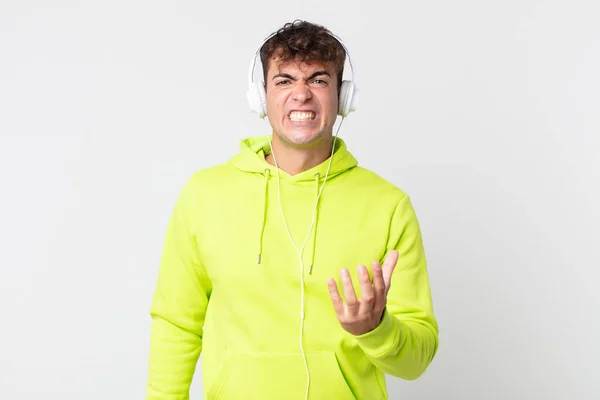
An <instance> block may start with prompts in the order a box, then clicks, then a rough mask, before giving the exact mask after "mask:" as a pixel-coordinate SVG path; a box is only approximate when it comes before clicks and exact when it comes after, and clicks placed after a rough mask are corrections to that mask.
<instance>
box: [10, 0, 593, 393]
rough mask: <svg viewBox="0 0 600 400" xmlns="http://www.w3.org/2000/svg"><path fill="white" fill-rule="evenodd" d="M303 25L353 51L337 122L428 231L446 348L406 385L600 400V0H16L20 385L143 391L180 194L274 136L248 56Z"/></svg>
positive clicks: (13, 239) (17, 389)
mask: <svg viewBox="0 0 600 400" xmlns="http://www.w3.org/2000/svg"><path fill="white" fill-rule="evenodd" d="M296 18H302V19H307V20H309V21H311V22H315V23H319V24H322V25H325V26H326V27H328V28H329V29H331V30H332V31H333V32H334V33H336V34H337V35H339V36H340V37H341V38H342V39H343V40H344V42H345V43H346V45H347V46H348V47H349V49H350V52H351V56H352V58H353V61H354V64H355V66H356V69H357V77H356V78H357V85H358V87H359V88H360V90H361V94H360V96H361V97H360V102H359V105H358V110H357V111H356V112H355V113H353V114H352V115H351V116H350V117H349V118H348V119H347V120H346V121H345V122H344V125H343V126H342V129H341V132H340V137H343V138H344V139H345V140H346V141H347V143H348V147H349V149H350V151H351V152H352V153H353V154H354V155H355V156H356V157H357V158H358V160H359V163H360V164H361V165H362V166H364V167H366V168H369V169H371V170H373V171H375V172H377V173H378V174H380V175H382V176H383V177H385V178H387V179H389V180H391V181H392V182H394V183H395V184H397V185H398V186H400V187H401V188H403V189H404V190H405V191H406V192H408V193H409V195H410V196H411V198H412V200H413V202H414V205H415V208H416V210H417V213H418V216H419V218H420V221H421V225H422V229H423V234H424V239H425V245H426V251H427V255H428V261H429V273H430V279H431V284H432V291H433V296H434V305H435V312H436V316H437V318H438V320H439V324H440V349H439V352H438V355H437V357H436V359H435V360H434V362H433V364H432V365H431V367H430V368H429V370H428V371H427V372H426V374H425V375H424V376H422V377H421V378H420V379H419V380H417V381H414V382H405V381H402V380H400V379H397V378H389V379H388V383H389V391H390V398H391V399H402V398H403V399H440V398H444V399H594V398H600V383H599V382H600V380H599V377H598V376H599V375H600V368H599V367H598V364H599V362H600V361H599V357H600V346H599V344H598V339H599V337H600V332H599V322H598V317H599V315H600V307H599V306H600V304H599V303H600V300H599V295H598V293H597V292H596V290H597V287H598V281H599V279H600V274H599V273H598V269H599V268H600V250H599V247H600V233H599V228H598V225H599V223H600V213H599V211H598V208H599V206H600V189H599V187H600V162H599V161H598V158H599V155H600V146H599V144H600V143H599V133H600V112H599V111H600V99H599V98H600V96H599V92H600V78H599V75H600V73H599V71H600V23H599V19H600V6H599V5H598V3H597V2H595V1H569V2H567V1H532V0H521V1H514V0H513V1H495V2H491V1H474V0H473V1H465V0H459V1H452V2H450V1H427V2H425V1H420V2H415V1H410V2H408V1H401V2H391V1H389V2H377V1H368V2H367V1H364V2H359V1H343V2H342V1H337V2H333V1H331V2H317V1H301V2H298V1H296V2H290V3H284V2H281V1H262V2H258V3H257V2H241V1H240V2H237V3H233V2H226V1H222V2H201V1H114V0H113V1H94V2H92V1H87V2H84V1H16V0H13V1H9V0H2V2H1V3H0V193H1V196H0V268H1V269H0V271H1V272H0V398H2V399H6V400H13V399H14V400H17V399H19V400H20V399H38V398H44V399H136V398H143V397H144V392H145V384H146V376H147V375H146V368H147V356H148V343H149V326H150V317H149V313H148V311H149V307H150V301H151V297H152V293H153V290H154V284H155V281H156V276H157V270H158V262H159V257H160V252H161V247H162V240H163V235H164V233H165V229H166V223H167V220H168V218H169V215H170V213H171V210H172V207H173V204H174V202H175V199H176V197H177V195H178V193H179V191H180V189H181V187H182V185H183V183H184V182H185V180H187V178H189V177H190V176H191V174H192V173H193V172H194V171H196V170H198V169H201V168H204V167H208V166H211V165H215V164H218V163H222V162H224V161H226V160H227V159H228V158H229V157H231V156H233V155H234V154H235V153H237V151H238V141H239V140H240V139H242V138H244V137H247V136H253V135H261V134H267V133H270V131H269V126H268V123H267V122H266V121H263V120H260V119H259V118H257V117H256V115H255V114H251V113H250V112H249V111H248V108H247V105H246V98H245V92H246V88H247V69H248V65H249V63H250V59H251V56H252V54H253V53H254V51H255V49H256V47H257V46H258V45H259V44H260V42H261V41H262V40H263V39H264V37H266V36H267V35H268V34H270V33H271V32H272V31H274V30H276V29H278V28H279V27H280V26H282V25H283V24H284V23H285V22H289V21H292V20H294V19H296ZM207 195H210V194H207ZM240 196H243V194H240ZM199 371H200V370H199V369H198V374H197V375H196V376H197V378H198V379H196V381H194V384H193V387H192V395H193V396H192V397H193V398H196V399H200V398H201V389H202V388H201V382H200V379H199Z"/></svg>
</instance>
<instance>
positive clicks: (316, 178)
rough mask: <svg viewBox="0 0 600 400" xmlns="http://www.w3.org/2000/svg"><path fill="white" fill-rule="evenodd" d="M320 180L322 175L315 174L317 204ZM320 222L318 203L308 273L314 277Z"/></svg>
mask: <svg viewBox="0 0 600 400" xmlns="http://www.w3.org/2000/svg"><path fill="white" fill-rule="evenodd" d="M320 178H321V174H319V173H316V174H315V188H316V192H315V198H316V199H317V202H318V201H319V200H320V199H319V180H320ZM318 221H319V204H318V203H317V207H316V210H315V226H314V228H313V247H312V253H311V256H310V267H309V268H308V273H309V274H310V275H312V270H313V266H314V265H315V253H316V247H317V226H319V224H318Z"/></svg>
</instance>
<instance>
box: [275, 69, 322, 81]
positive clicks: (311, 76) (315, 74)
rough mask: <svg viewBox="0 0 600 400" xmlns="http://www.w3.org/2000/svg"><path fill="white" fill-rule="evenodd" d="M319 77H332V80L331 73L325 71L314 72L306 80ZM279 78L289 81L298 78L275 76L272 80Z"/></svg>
mask: <svg viewBox="0 0 600 400" xmlns="http://www.w3.org/2000/svg"><path fill="white" fill-rule="evenodd" d="M319 75H327V76H328V77H330V78H331V74H330V73H329V72H327V71H325V70H323V71H315V72H313V73H312V74H311V75H310V76H309V77H308V78H306V79H307V80H310V79H313V78H316V77H317V76H319ZM279 77H281V78H288V79H292V80H296V78H294V77H293V76H291V75H290V74H275V75H274V76H273V78H272V79H275V78H279Z"/></svg>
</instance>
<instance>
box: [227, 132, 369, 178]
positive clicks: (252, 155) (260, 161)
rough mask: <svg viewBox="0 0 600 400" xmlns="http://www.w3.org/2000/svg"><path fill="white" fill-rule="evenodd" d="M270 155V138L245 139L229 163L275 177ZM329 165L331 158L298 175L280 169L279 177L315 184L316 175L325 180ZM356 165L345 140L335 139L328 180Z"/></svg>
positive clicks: (240, 168) (241, 169) (246, 170)
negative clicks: (267, 171) (266, 158)
mask: <svg viewBox="0 0 600 400" xmlns="http://www.w3.org/2000/svg"><path fill="white" fill-rule="evenodd" d="M271 138H272V137H271ZM269 154H271V147H270V145H269V136H255V137H251V138H246V139H243V140H242V141H241V142H240V153H238V154H236V155H235V156H234V157H232V158H231V159H230V160H229V162H230V163H231V164H232V165H233V166H234V167H236V168H237V169H239V170H240V171H244V172H256V173H260V174H264V173H265V169H270V171H271V175H275V166H273V165H271V164H269V163H268V162H267V160H265V157H266V156H267V155H269ZM328 164H329V158H327V160H325V161H323V162H322V163H321V164H319V165H317V166H315V167H313V168H311V169H308V170H306V171H303V172H300V173H299V174H296V175H290V174H288V173H287V172H285V171H283V170H281V169H280V170H279V176H280V178H281V179H282V180H286V181H288V182H290V183H301V182H313V181H314V180H315V175H316V174H319V175H320V177H321V179H324V178H325V173H326V172H327V166H328ZM356 165H358V162H357V161H356V158H354V156H353V155H352V154H350V152H349V151H348V149H347V148H346V143H345V142H344V140H343V139H341V138H339V137H338V138H335V149H334V154H333V160H331V167H330V168H329V175H328V177H327V180H329V179H331V178H333V177H334V176H336V175H339V174H341V173H343V172H345V171H347V170H349V169H350V168H352V167H355V166H356Z"/></svg>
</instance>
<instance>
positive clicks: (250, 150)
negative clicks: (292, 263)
mask: <svg viewBox="0 0 600 400" xmlns="http://www.w3.org/2000/svg"><path fill="white" fill-rule="evenodd" d="M334 140H335V148H334V153H333V159H332V160H331V166H330V167H329V173H327V168H328V166H329V161H330V160H329V158H327V159H326V160H325V161H323V162H322V163H321V164H319V165H317V166H315V167H313V168H310V169H308V170H306V171H303V172H300V173H298V174H296V175H290V174H288V173H287V172H285V171H283V170H281V169H280V170H279V178H280V179H281V180H283V181H287V182H289V183H291V184H300V185H305V184H311V183H314V189H313V190H314V193H315V202H317V204H316V205H315V216H314V219H315V222H314V225H313V226H312V229H311V231H310V232H309V233H308V234H309V235H312V242H313V246H312V251H311V254H310V260H311V262H310V266H309V269H308V272H309V274H312V270H313V267H314V260H315V253H316V245H317V227H318V222H319V200H320V196H319V194H320V193H321V192H323V191H324V189H325V188H324V187H321V182H323V186H324V185H325V183H326V181H325V176H326V174H327V181H329V180H330V179H332V178H334V177H336V176H338V175H340V174H342V173H344V172H346V171H348V170H350V169H351V168H353V167H355V166H357V165H358V162H357V160H356V158H355V157H354V156H353V155H352V154H350V152H349V151H348V149H347V147H346V143H345V142H344V141H343V140H342V139H340V138H339V137H335V138H334ZM270 153H271V146H270V143H269V136H255V137H250V138H246V139H243V140H242V141H241V142H240V153H238V154H237V155H235V156H234V157H232V158H231V159H230V160H229V163H230V164H231V165H233V166H234V167H235V168H237V169H238V170H240V171H242V172H248V173H256V174H261V175H263V176H264V181H263V184H264V190H262V191H261V192H262V193H264V197H263V202H262V205H263V207H262V209H261V210H257V212H260V213H261V220H262V223H261V226H260V227H259V228H257V233H258V235H257V236H258V238H257V241H258V243H257V247H258V248H257V253H258V257H257V262H258V264H260V261H261V256H262V250H263V236H264V231H265V222H266V216H267V207H268V202H267V200H268V195H269V182H270V178H271V176H273V177H274V178H275V179H277V171H276V169H275V166H274V165H271V164H269V163H268V162H267V160H266V159H265V157H266V156H267V155H268V154H270ZM297 245H298V244H294V247H296V250H298V251H299V253H300V254H299V255H300V256H302V254H301V253H302V252H303V249H298V247H297ZM300 245H302V244H300Z"/></svg>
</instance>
